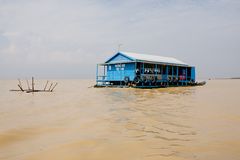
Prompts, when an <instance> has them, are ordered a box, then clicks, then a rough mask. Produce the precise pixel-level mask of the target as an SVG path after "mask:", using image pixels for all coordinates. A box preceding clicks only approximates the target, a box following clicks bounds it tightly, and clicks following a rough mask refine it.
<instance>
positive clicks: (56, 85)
mask: <svg viewBox="0 0 240 160" xmlns="http://www.w3.org/2000/svg"><path fill="white" fill-rule="evenodd" d="M57 84H58V83H55V85H54V86H53V88H52V89H51V92H52V91H53V90H54V88H55V87H56V86H57Z"/></svg>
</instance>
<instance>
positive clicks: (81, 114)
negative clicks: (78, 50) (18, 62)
mask: <svg viewBox="0 0 240 160" xmlns="http://www.w3.org/2000/svg"><path fill="white" fill-rule="evenodd" d="M57 81H58V82H59V85H58V86H57V87H56V91H55V92H53V93H34V94H26V93H17V92H9V89H13V88H16V87H15V86H16V84H17V81H7V80H1V81H0V91H1V92H0V159H4V160H21V159H22V160H23V159H24V160H43V159H51V160H53V159H56V160H75V159H76V160H79V159H82V160H113V159H114V160H159V159H161V160H165V159H166V160H170V159H171V160H195V159H196V160H206V159H209V160H226V159H231V160H237V159H240V80H212V81H208V83H207V85H205V86H202V87H181V88H180V87H179V88H164V89H152V90H151V89H148V90H142V89H110V88H101V89H99V88H98V89H95V88H88V87H89V86H91V85H93V84H94V81H88V80H57ZM44 84H45V81H37V84H36V85H37V86H36V88H40V87H41V88H43V87H44Z"/></svg>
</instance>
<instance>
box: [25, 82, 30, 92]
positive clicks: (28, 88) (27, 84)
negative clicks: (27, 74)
mask: <svg viewBox="0 0 240 160" xmlns="http://www.w3.org/2000/svg"><path fill="white" fill-rule="evenodd" d="M26 81H27V86H28V90H30V87H29V83H28V80H27V79H26Z"/></svg>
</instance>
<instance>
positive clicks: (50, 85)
mask: <svg viewBox="0 0 240 160" xmlns="http://www.w3.org/2000/svg"><path fill="white" fill-rule="evenodd" d="M52 85H53V83H51V85H50V87H49V89H48V91H51V87H52Z"/></svg>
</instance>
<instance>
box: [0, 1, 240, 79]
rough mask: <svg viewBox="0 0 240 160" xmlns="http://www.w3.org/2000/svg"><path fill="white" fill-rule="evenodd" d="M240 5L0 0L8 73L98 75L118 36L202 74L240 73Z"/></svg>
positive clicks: (2, 58) (1, 62)
mask: <svg viewBox="0 0 240 160" xmlns="http://www.w3.org/2000/svg"><path fill="white" fill-rule="evenodd" d="M239 9H240V2H239V1H235V0H201V1H196V0H184V1H182V0H181V1H180V0H160V1H159V0H131V1H127V0H123V1H110V0H102V1H96V0H92V1H79V0H68V1H67V0H42V1H37V0H31V1H30V0H22V1H17V0H11V1H6V0H0V67H1V69H0V72H1V76H11V77H14V75H18V74H20V73H24V74H26V75H28V74H31V73H34V72H35V74H39V75H42V76H49V75H51V76H53V77H54V76H56V77H57V76H60V75H62V76H64V75H66V74H67V73H69V72H70V73H72V74H71V75H69V76H79V77H84V76H92V75H94V74H93V73H94V72H95V64H96V63H97V62H101V61H104V60H105V58H108V56H110V55H111V54H113V52H114V51H116V49H117V45H118V44H119V43H123V44H124V45H123V46H122V50H127V51H136V52H142V53H151V54H154V53H156V54H159V55H165V56H174V57H176V58H179V59H182V60H183V61H186V62H189V63H190V64H193V65H196V66H197V69H198V75H199V76H200V77H208V76H239V75H240V72H239V70H238V68H240V64H238V62H237V59H239V58H240V55H239V51H240V46H239V45H238V42H239V41H240V20H239V15H240V10H239ZM216 60H217V61H216ZM56 66H57V67H56ZM3 68H4V69H3ZM8 68H9V69H8ZM83 68H84V69H83ZM55 73H57V74H55Z"/></svg>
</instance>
